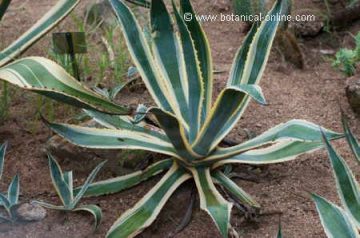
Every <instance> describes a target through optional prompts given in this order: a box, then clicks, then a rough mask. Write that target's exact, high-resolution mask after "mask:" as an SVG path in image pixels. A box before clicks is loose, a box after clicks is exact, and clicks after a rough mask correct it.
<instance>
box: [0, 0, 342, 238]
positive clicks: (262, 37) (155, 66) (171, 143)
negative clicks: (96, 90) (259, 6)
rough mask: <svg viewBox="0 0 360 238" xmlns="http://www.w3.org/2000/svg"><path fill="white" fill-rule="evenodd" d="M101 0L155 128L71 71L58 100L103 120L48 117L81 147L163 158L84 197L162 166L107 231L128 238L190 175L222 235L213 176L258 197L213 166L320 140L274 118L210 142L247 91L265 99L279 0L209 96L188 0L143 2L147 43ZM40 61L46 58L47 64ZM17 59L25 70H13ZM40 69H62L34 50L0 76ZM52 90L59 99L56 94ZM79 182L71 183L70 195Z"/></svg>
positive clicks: (205, 57) (287, 154) (204, 50)
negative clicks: (116, 26) (242, 137)
mask: <svg viewBox="0 0 360 238" xmlns="http://www.w3.org/2000/svg"><path fill="white" fill-rule="evenodd" d="M110 2H111V4H112V7H113V9H114V11H115V13H116V15H117V18H118V21H119V23H120V26H121V29H122V32H123V34H124V39H125V41H126V43H127V46H128V49H129V52H130V55H131V57H132V60H133V62H134V64H135V66H136V67H137V70H138V71H139V73H140V75H141V77H142V79H143V81H144V83H145V85H146V87H147V89H148V91H149V93H150V94H151V96H152V98H153V99H154V102H155V103H156V106H155V107H151V108H149V109H148V110H147V111H146V113H147V114H152V115H153V116H154V117H155V118H156V123H157V124H158V125H159V128H157V129H156V130H154V129H153V127H154V126H153V125H150V124H148V123H147V122H146V120H144V121H140V122H139V123H134V120H133V118H132V117H130V116H121V115H120V116H119V115H114V114H125V113H127V112H129V111H126V110H123V109H124V108H123V107H122V106H117V105H116V104H114V103H113V102H109V101H107V99H104V98H101V97H100V96H99V95H96V97H95V95H93V92H89V91H88V90H86V93H85V91H83V90H85V89H84V88H83V87H82V86H81V85H80V84H76V83H75V82H74V81H71V80H73V79H70V78H69V80H67V81H66V83H65V84H71V85H75V84H76V91H72V93H73V94H72V95H71V97H69V96H68V95H69V94H66V95H67V96H66V99H67V100H68V99H69V98H70V99H71V100H72V101H71V102H72V103H74V102H76V104H74V105H75V106H79V107H82V108H85V109H86V110H85V111H86V112H87V113H88V115H90V116H91V117H92V118H93V119H94V120H95V121H97V122H98V123H99V124H100V125H102V127H100V128H88V127H83V126H76V125H69V124H56V123H48V125H49V127H50V128H51V129H52V130H53V131H54V132H56V133H57V134H59V135H61V136H62V137H64V138H65V139H67V140H68V141H70V142H71V143H73V144H76V145H79V146H82V147H87V148H98V149H100V148H101V149H131V150H146V151H152V152H156V153H159V154H163V155H166V156H168V157H169V158H168V159H165V160H160V161H158V162H156V163H155V164H153V165H150V166H149V167H148V168H146V169H145V170H142V171H138V172H134V173H132V174H129V175H126V176H122V177H117V178H111V179H108V180H105V181H100V182H96V183H93V184H91V185H90V186H89V188H88V189H87V191H86V193H85V196H101V195H106V194H112V193H117V192H120V191H122V190H124V189H128V188H130V187H133V186H135V185H137V184H139V183H140V182H142V181H145V180H147V179H149V178H151V177H153V176H155V175H157V174H160V173H162V172H164V171H167V172H166V174H165V175H164V176H163V177H162V179H161V180H160V181H159V182H158V183H157V185H156V186H154V187H153V188H152V189H151V190H150V191H149V192H148V193H147V194H146V195H145V196H144V197H143V198H142V199H141V200H140V201H139V202H138V203H137V204H136V205H135V206H134V207H133V208H131V209H130V210H128V211H127V212H125V213H124V214H122V216H121V217H120V218H119V219H118V220H117V221H116V222H115V223H114V225H113V226H112V227H111V229H110V230H109V232H108V234H107V236H108V237H116V238H119V237H134V236H135V235H137V234H139V233H141V232H142V231H143V230H144V229H145V228H146V227H148V226H149V225H150V224H151V223H152V222H153V221H154V220H155V219H156V217H157V215H158V214H159V213H160V210H161V209H162V208H163V206H164V204H165V203H166V201H167V200H168V199H169V198H170V196H171V195H172V194H173V192H174V191H175V190H176V189H177V188H178V187H179V186H180V185H181V184H183V183H184V182H185V181H187V180H189V179H194V181H195V183H196V187H197V191H198V194H199V197H200V206H201V208H202V209H203V210H205V211H206V212H207V213H208V214H209V215H210V216H211V217H212V219H213V221H214V223H215V224H216V226H217V228H218V230H219V231H220V233H221V235H222V236H223V237H227V236H228V230H229V226H230V214H231V208H232V204H231V203H230V202H228V201H227V200H226V199H225V198H223V196H222V195H221V194H220V193H219V191H218V190H217V188H216V186H215V184H218V185H221V186H222V187H224V188H225V189H226V190H227V191H228V192H229V193H231V194H232V195H234V196H236V197H237V198H238V200H240V201H241V202H243V203H244V204H247V205H249V206H252V207H258V206H259V205H258V203H257V202H256V201H254V199H253V198H252V197H251V196H250V195H249V194H248V193H246V192H245V191H244V190H242V189H241V188H240V187H238V185H237V184H236V183H235V182H233V181H232V180H231V179H230V178H229V177H228V176H226V175H225V174H224V173H222V171H221V167H222V166H224V165H227V164H232V163H235V164H236V163H241V164H250V165H258V164H272V163H280V162H285V161H290V160H293V159H295V158H296V157H297V156H298V155H301V154H303V153H307V152H310V151H313V150H316V149H319V148H322V147H323V143H322V140H321V133H320V130H321V129H320V127H319V126H317V125H315V124H313V123H310V122H307V121H303V120H291V121H289V122H286V123H283V124H280V125H278V126H276V127H273V128H271V129H269V130H268V131H266V132H265V133H263V134H262V135H259V136H257V137H255V138H253V139H251V140H249V141H246V142H244V143H242V144H239V145H236V146H232V147H227V148H225V147H221V146H220V145H219V144H220V142H221V141H222V140H223V139H224V138H225V136H226V135H227V134H228V133H229V132H230V131H231V130H232V129H233V128H234V127H235V125H236V124H237V122H238V121H239V119H240V118H241V116H242V114H243V113H244V111H245V109H246V108H247V106H248V104H249V102H250V100H251V99H254V100H255V101H256V102H258V103H260V104H266V101H265V98H264V95H263V93H262V91H261V88H260V86H259V82H260V79H261V77H262V74H263V71H264V69H265V66H266V63H267V60H268V57H269V54H270V49H271V46H272V42H273V40H274V37H275V35H276V31H277V28H278V26H279V24H280V22H279V21H278V18H277V17H276V16H278V15H279V14H284V12H286V0H278V1H277V2H276V3H275V4H274V6H273V8H272V10H271V11H270V12H269V13H268V14H270V15H271V17H270V19H272V20H271V21H264V22H262V23H261V24H259V25H257V24H254V25H253V27H252V28H251V30H250V32H249V33H248V36H247V37H246V39H245V40H244V42H243V45H242V47H241V48H240V49H239V51H238V52H237V54H236V56H235V59H234V63H233V67H232V69H231V72H230V76H229V79H228V83H227V86H226V88H225V89H223V90H222V91H221V93H220V95H219V96H218V97H217V99H216V100H215V102H214V103H212V95H213V64H212V57H211V53H210V48H209V43H208V40H207V38H206V36H205V33H204V31H203V30H202V27H201V25H200V23H199V22H198V21H196V18H195V17H193V19H192V20H191V21H184V19H183V17H182V15H183V14H185V13H187V14H192V15H193V16H195V12H194V10H193V8H192V6H191V4H190V1H189V0H180V10H179V9H178V8H177V7H176V6H175V4H174V2H173V4H172V7H173V12H174V13H173V16H171V15H170V14H169V12H168V10H167V7H166V6H165V4H164V2H163V1H162V0H152V1H151V7H150V19H151V22H150V25H151V33H152V34H151V40H150V41H149V39H147V38H146V37H145V34H144V32H143V30H142V29H141V27H140V25H139V24H138V22H137V20H136V18H135V16H134V14H133V13H132V12H131V10H130V8H129V7H128V6H127V5H126V4H125V3H124V2H123V1H121V0H111V1H110ZM175 25H176V26H175ZM45 61H46V62H45ZM48 63H49V64H51V65H52V66H51V67H49V66H47V65H48ZM24 64H25V65H26V69H27V71H25V70H22V67H23V65H24ZM38 64H41V67H40V66H39V65H38ZM43 67H47V70H45V71H44V70H43ZM19 69H20V70H19ZM54 69H56V70H54ZM44 72H45V73H46V74H47V76H50V75H52V76H54V75H55V76H54V77H53V78H56V79H57V80H54V81H56V82H57V83H58V82H59V81H60V82H61V83H64V81H63V78H62V77H61V75H60V74H59V73H60V72H61V74H62V75H63V76H65V75H66V74H65V72H64V71H62V69H60V67H58V66H56V65H55V64H54V63H50V62H49V61H47V60H45V59H43V58H27V59H23V60H20V61H17V62H14V63H13V64H11V65H8V66H6V67H5V68H4V69H2V70H0V78H3V79H5V80H8V81H10V82H17V83H16V84H17V85H19V86H20V87H21V83H23V84H26V83H29V79H31V77H32V76H31V75H36V77H33V78H34V79H35V78H36V79H40V81H41V83H42V82H44V81H46V79H47V78H46V77H47V76H44ZM65 78H66V77H65ZM16 80H17V81H16ZM54 81H52V82H54ZM34 82H35V81H33V82H31V83H29V84H30V85H31V88H33V90H34V91H36V90H37V91H41V92H46V91H45V89H44V87H42V88H41V84H36V85H35V83H34ZM34 85H35V86H34ZM39 89H40V90H39ZM50 91H51V92H53V91H54V90H50ZM79 92H81V93H79ZM58 94H59V95H62V96H63V95H64V94H61V93H58ZM89 94H90V95H89ZM45 95H47V96H51V95H49V94H45ZM98 96H99V97H98ZM64 97H65V96H64ZM64 97H62V99H63V98H64ZM53 98H55V99H58V100H59V97H58V95H57V97H53ZM125 109H126V108H125ZM323 131H324V132H325V134H326V136H327V137H328V138H329V139H337V138H339V137H341V135H340V134H338V133H335V132H332V131H330V130H326V129H323ZM80 189H81V187H80V188H76V189H75V191H74V193H76V192H77V191H79V190H80Z"/></svg>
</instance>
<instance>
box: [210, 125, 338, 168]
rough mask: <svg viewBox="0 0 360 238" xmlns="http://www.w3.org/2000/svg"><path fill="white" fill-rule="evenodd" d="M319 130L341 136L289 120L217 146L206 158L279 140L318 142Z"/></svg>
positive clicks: (319, 137) (224, 156) (216, 157)
mask: <svg viewBox="0 0 360 238" xmlns="http://www.w3.org/2000/svg"><path fill="white" fill-rule="evenodd" d="M321 130H322V131H323V132H324V133H326V137H327V138H329V139H331V140H335V139H339V138H341V137H342V135H341V134H339V133H336V132H333V131H330V130H327V129H325V128H320V127H319V126H318V125H316V124H314V123H311V122H308V121H305V120H291V121H288V122H286V123H282V124H279V125H277V126H275V127H273V128H271V129H269V130H268V131H266V132H264V133H262V134H261V135H259V136H257V137H255V138H253V139H251V140H248V141H246V142H244V143H241V144H239V145H236V146H232V147H228V148H219V147H218V148H217V149H216V150H215V151H214V153H213V154H211V155H210V156H209V157H208V158H207V159H206V160H209V161H210V160H213V159H218V158H227V157H230V156H234V155H237V154H240V153H243V152H245V151H247V150H251V149H254V148H259V147H261V146H265V145H271V144H275V143H278V142H281V141H286V140H287V141H304V142H319V141H322V139H321Z"/></svg>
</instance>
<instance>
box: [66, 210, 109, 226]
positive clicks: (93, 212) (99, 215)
mask: <svg viewBox="0 0 360 238" xmlns="http://www.w3.org/2000/svg"><path fill="white" fill-rule="evenodd" d="M73 211H75V212H89V213H91V215H93V216H94V219H95V222H94V225H95V229H97V228H98V227H99V225H100V223H101V220H102V212H101V208H100V207H98V206H96V205H83V206H80V207H78V208H75V209H74V210H73Z"/></svg>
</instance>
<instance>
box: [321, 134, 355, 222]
mask: <svg viewBox="0 0 360 238" xmlns="http://www.w3.org/2000/svg"><path fill="white" fill-rule="evenodd" d="M324 141H325V145H326V148H327V150H328V154H329V158H330V162H331V167H332V169H333V172H334V175H335V178H336V187H337V189H338V194H339V196H340V199H341V203H342V204H343V206H344V207H345V210H346V211H347V212H348V213H349V215H350V216H351V217H352V218H353V219H354V221H355V222H356V225H357V226H360V187H359V184H358V183H357V181H356V179H355V176H354V174H353V173H352V172H351V170H350V168H349V166H348V165H347V164H346V162H345V161H344V159H343V158H341V156H339V155H338V154H337V153H336V151H335V150H334V148H333V147H332V145H331V144H330V142H329V141H328V139H327V138H326V137H325V136H324Z"/></svg>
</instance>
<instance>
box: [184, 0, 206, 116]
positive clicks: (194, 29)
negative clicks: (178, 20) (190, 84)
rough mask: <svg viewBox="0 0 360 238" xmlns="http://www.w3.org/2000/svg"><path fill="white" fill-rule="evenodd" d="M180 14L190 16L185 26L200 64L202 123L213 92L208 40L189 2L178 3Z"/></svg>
mask: <svg viewBox="0 0 360 238" xmlns="http://www.w3.org/2000/svg"><path fill="white" fill-rule="evenodd" d="M180 7H181V13H182V15H184V14H185V13H187V14H191V16H193V17H192V19H191V20H190V21H186V22H185V23H186V26H187V28H188V30H189V32H190V34H191V38H192V40H193V41H194V46H195V49H196V53H197V58H198V61H199V64H200V71H201V75H202V80H203V84H204V102H203V106H202V123H203V122H204V120H205V118H206V116H207V114H208V112H209V111H210V109H211V103H212V91H213V72H212V71H213V63H212V56H211V49H210V45H209V42H208V39H207V37H206V35H205V32H204V31H203V29H202V27H201V23H200V22H199V21H197V18H196V17H194V16H196V13H195V11H194V9H193V7H192V6H191V3H190V1H189V0H181V1H180Z"/></svg>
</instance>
